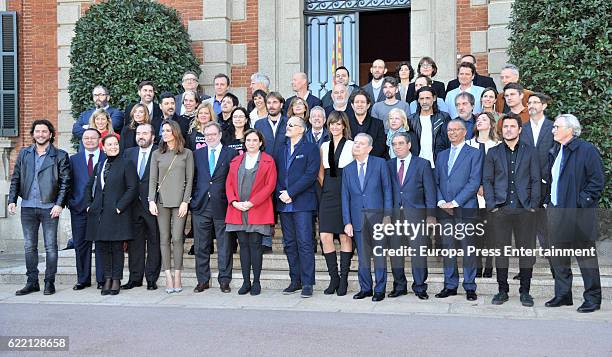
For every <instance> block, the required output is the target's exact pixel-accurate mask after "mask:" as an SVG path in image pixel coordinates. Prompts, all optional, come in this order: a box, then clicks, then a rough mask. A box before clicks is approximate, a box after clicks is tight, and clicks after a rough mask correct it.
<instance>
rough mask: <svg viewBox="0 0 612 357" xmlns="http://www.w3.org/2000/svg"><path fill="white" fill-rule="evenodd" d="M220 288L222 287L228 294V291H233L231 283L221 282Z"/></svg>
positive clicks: (222, 290) (223, 291)
mask: <svg viewBox="0 0 612 357" xmlns="http://www.w3.org/2000/svg"><path fill="white" fill-rule="evenodd" d="M219 288H220V289H221V292H222V293H226V294H227V293H231V292H232V289H231V288H230V286H229V283H221V284H220V285H219Z"/></svg>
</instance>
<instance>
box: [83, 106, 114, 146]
mask: <svg viewBox="0 0 612 357" xmlns="http://www.w3.org/2000/svg"><path fill="white" fill-rule="evenodd" d="M89 127H90V128H94V129H96V130H98V131H99V132H100V139H104V138H105V137H106V136H107V135H114V136H115V137H117V140H119V138H120V135H119V134H117V133H115V130H114V129H113V121H112V119H111V116H110V114H109V113H108V112H107V111H106V110H104V109H103V108H100V109H96V110H95V111H94V112H93V113H92V114H91V117H89ZM100 150H102V140H100Z"/></svg>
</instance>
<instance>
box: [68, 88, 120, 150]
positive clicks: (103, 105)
mask: <svg viewBox="0 0 612 357" xmlns="http://www.w3.org/2000/svg"><path fill="white" fill-rule="evenodd" d="M92 95H93V101H94V104H95V106H94V107H93V108H90V109H87V110H86V111H84V112H82V113H81V114H80V115H79V118H78V119H77V120H76V121H75V122H74V125H73V126H72V135H74V136H75V137H77V138H79V139H81V137H82V136H83V132H84V131H85V129H87V128H88V127H89V118H91V115H92V114H93V112H94V111H96V109H104V110H106V111H107V112H108V114H109V115H110V117H111V120H112V122H113V129H114V130H115V132H117V133H120V132H121V129H122V128H123V112H122V111H120V110H119V109H117V108H113V107H111V106H110V105H108V100H109V98H110V95H109V94H108V89H106V87H104V86H101V85H98V86H95V87H94V89H93V92H92Z"/></svg>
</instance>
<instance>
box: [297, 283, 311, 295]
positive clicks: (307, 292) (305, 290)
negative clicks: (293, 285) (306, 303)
mask: <svg viewBox="0 0 612 357" xmlns="http://www.w3.org/2000/svg"><path fill="white" fill-rule="evenodd" d="M300 296H301V297H303V298H311V297H312V285H304V287H303V288H302V292H301V293H300Z"/></svg>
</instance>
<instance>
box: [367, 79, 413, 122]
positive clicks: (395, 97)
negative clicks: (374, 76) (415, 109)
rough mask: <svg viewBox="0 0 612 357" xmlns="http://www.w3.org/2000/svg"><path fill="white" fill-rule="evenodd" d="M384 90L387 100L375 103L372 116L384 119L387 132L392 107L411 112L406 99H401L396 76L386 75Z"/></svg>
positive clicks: (383, 84)
mask: <svg viewBox="0 0 612 357" xmlns="http://www.w3.org/2000/svg"><path fill="white" fill-rule="evenodd" d="M382 91H383V94H384V95H385V100H384V101H382V102H378V103H374V105H373V106H372V117H374V118H378V119H380V120H382V121H383V124H384V125H385V132H387V131H389V120H388V117H389V112H390V111H391V109H394V108H399V109H401V110H403V111H404V112H405V113H409V112H410V105H409V104H408V103H407V102H405V101H401V100H399V89H398V83H397V79H395V78H394V77H385V79H383V83H382Z"/></svg>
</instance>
